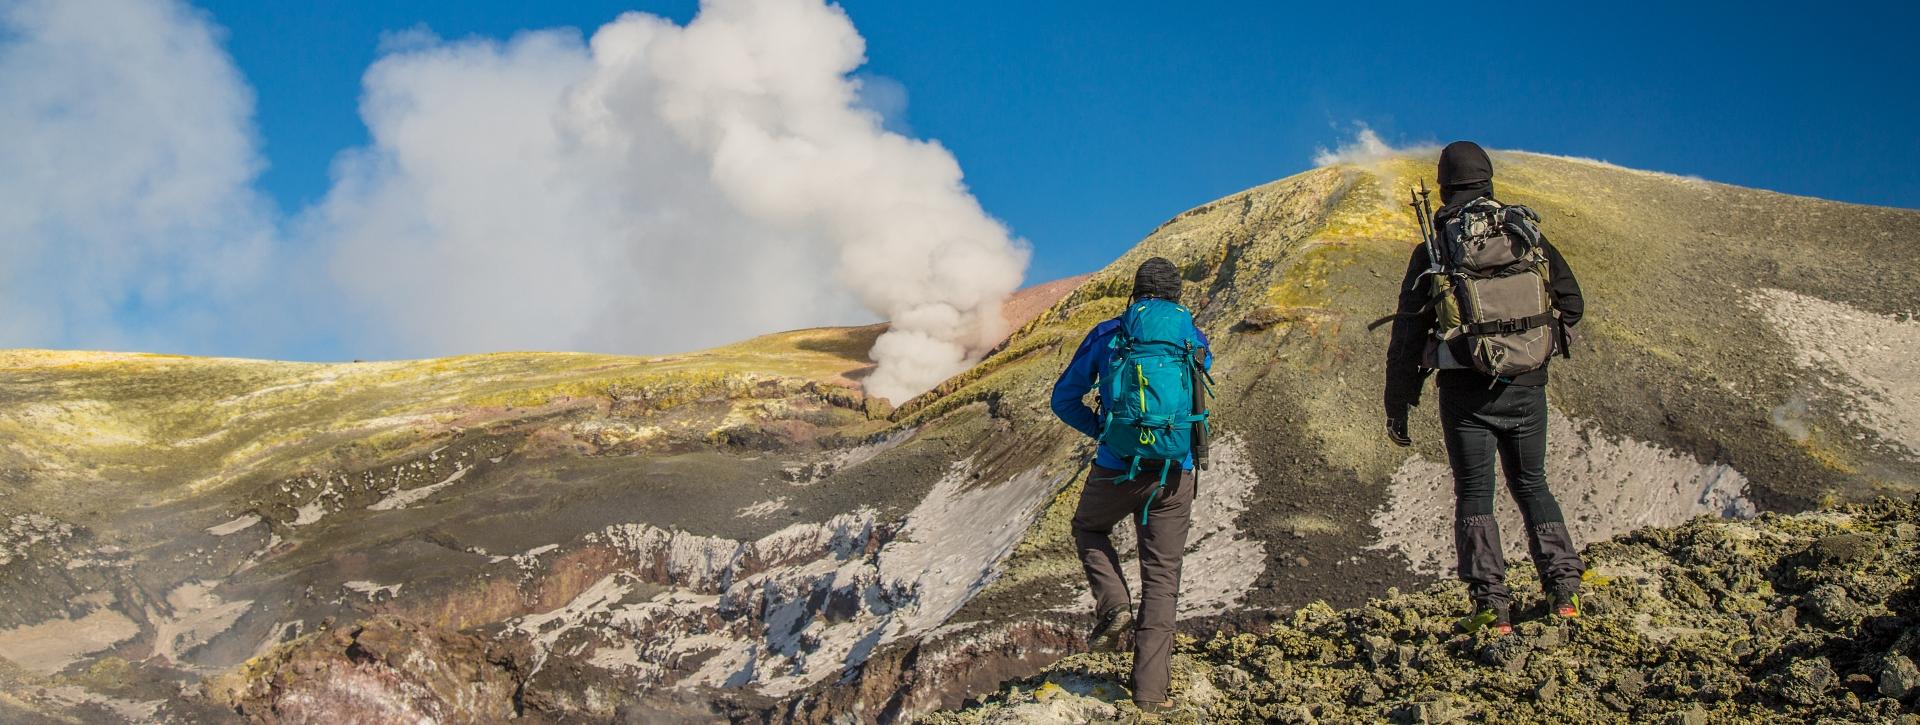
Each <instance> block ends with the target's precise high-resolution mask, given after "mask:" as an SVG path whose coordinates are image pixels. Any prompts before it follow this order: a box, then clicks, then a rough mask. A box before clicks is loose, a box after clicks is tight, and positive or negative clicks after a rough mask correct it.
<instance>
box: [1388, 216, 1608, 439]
mask: <svg viewBox="0 0 1920 725" xmlns="http://www.w3.org/2000/svg"><path fill="white" fill-rule="evenodd" d="M1540 243H1541V248H1542V249H1543V250H1544V251H1545V252H1546V254H1547V275H1548V283H1549V286H1550V287H1551V288H1552V292H1553V305H1554V308H1555V309H1557V310H1559V311H1560V324H1562V325H1566V326H1567V327H1572V326H1574V325H1576V324H1579V322H1580V317H1581V315H1583V314H1585V312H1586V301H1585V300H1584V299H1583V298H1581V296H1580V282H1579V281H1578V280H1575V279H1574V278H1573V270H1572V269H1571V268H1569V267H1568V266H1567V260H1565V259H1563V258H1561V256H1560V250H1558V249H1554V248H1553V243H1552V242H1549V241H1547V240H1546V237H1544V236H1542V237H1541V239H1540ZM1431 266H1432V262H1431V258H1430V257H1428V256H1427V247H1426V245H1424V244H1423V245H1417V246H1415V247H1414V248H1413V258H1412V259H1409V260H1407V275H1406V278H1405V279H1403V280H1401V281H1400V308H1399V310H1397V316H1396V317H1395V318H1394V321H1393V339H1392V340H1391V341H1390V342H1388V343H1387V390H1386V404H1387V416H1388V417H1390V418H1391V417H1402V416H1405V415H1406V414H1407V408H1408V407H1410V406H1414V405H1419V404H1420V388H1421V386H1422V385H1424V384H1425V383H1426V380H1427V373H1429V372H1431V371H1430V370H1427V369H1424V368H1422V367H1420V355H1421V353H1422V352H1424V351H1425V350H1426V345H1427V338H1428V337H1430V336H1431V335H1432V334H1433V328H1434V325H1435V324H1436V322H1435V321H1436V319H1437V316H1436V314H1435V312H1434V310H1433V309H1432V308H1431V307H1428V305H1427V302H1428V300H1429V299H1431V297H1430V294H1431V293H1430V292H1429V290H1428V285H1429V284H1431V282H1429V281H1428V278H1425V277H1422V276H1421V273H1422V272H1425V271H1427V269H1428V268H1429V267H1431ZM1455 354H1456V355H1457V356H1458V357H1460V359H1465V357H1466V355H1465V351H1464V350H1456V351H1455ZM1436 384H1437V385H1439V386H1440V387H1443V388H1451V387H1459V386H1472V387H1477V388H1487V387H1491V386H1492V385H1493V384H1494V380H1493V379H1492V378H1490V377H1488V376H1487V375H1486V374H1484V373H1481V372H1480V371H1478V370H1474V369H1472V368H1466V369H1454V370H1442V371H1440V377H1439V380H1437V381H1436ZM1509 384H1511V385H1546V384H1547V366H1545V365H1542V366H1540V368H1539V369H1537V370H1533V371H1529V372H1526V373H1522V374H1520V375H1517V376H1514V377H1513V378H1512V379H1511V380H1510V381H1509Z"/></svg>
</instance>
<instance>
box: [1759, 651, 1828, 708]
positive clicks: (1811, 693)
mask: <svg viewBox="0 0 1920 725" xmlns="http://www.w3.org/2000/svg"><path fill="white" fill-rule="evenodd" d="M1839 679H1840V678H1839V676H1838V675H1836V674H1834V672H1833V663H1831V662H1828V661H1827V658H1825V657H1815V658H1813V659H1807V660H1799V661H1796V662H1793V663H1791V664H1789V665H1787V668H1786V670H1785V671H1784V672H1781V673H1779V674H1777V675H1775V676H1774V677H1773V678H1772V679H1771V682H1770V684H1771V685H1772V687H1771V688H1770V689H1771V690H1772V691H1773V694H1774V695H1776V696H1778V697H1780V698H1781V699H1784V700H1786V701H1787V702H1791V703H1794V704H1797V705H1812V704H1814V703H1817V702H1820V701H1821V700H1823V699H1826V696H1827V691H1828V690H1831V689H1833V687H1834V685H1835V684H1837V683H1838V681H1839Z"/></svg>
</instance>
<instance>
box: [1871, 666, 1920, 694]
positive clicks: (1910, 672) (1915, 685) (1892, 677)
mask: <svg viewBox="0 0 1920 725" xmlns="http://www.w3.org/2000/svg"><path fill="white" fill-rule="evenodd" d="M1879 689H1880V694H1881V695H1885V696H1887V697H1891V698H1894V699H1896V700H1899V699H1905V698H1906V697H1907V695H1910V694H1913V691H1914V690H1915V689H1920V668H1915V667H1914V665H1913V660H1910V659H1907V658H1906V657H1905V656H1902V655H1888V656H1887V658H1886V659H1885V660H1883V661H1881V663H1880V688H1879Z"/></svg>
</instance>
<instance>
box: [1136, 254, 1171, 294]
mask: <svg viewBox="0 0 1920 725" xmlns="http://www.w3.org/2000/svg"><path fill="white" fill-rule="evenodd" d="M1147 297H1155V298H1159V299H1163V300H1168V301H1171V302H1179V301H1180V268H1179V267H1175V266H1173V263H1172V262H1169V261H1167V260H1166V259H1165V258H1164V257H1154V258H1152V259H1149V260H1147V261H1145V262H1141V263H1140V269H1138V270H1135V271H1134V273H1133V298H1134V299H1136V300H1137V299H1144V298H1147Z"/></svg>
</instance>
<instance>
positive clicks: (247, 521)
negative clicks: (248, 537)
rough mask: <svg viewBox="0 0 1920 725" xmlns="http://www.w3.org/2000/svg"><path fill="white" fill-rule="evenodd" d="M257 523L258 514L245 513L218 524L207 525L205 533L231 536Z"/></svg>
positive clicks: (258, 520)
mask: <svg viewBox="0 0 1920 725" xmlns="http://www.w3.org/2000/svg"><path fill="white" fill-rule="evenodd" d="M257 523H260V517H259V516H258V515H256V514H246V515H244V516H241V517H240V518H237V519H234V520H232V521H228V522H226V523H224V524H220V525H218V526H209V527H207V533H209V534H213V535H214V536H232V535H234V534H237V533H240V532H242V531H245V530H247V529H249V528H252V527H253V525H254V524H257Z"/></svg>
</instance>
